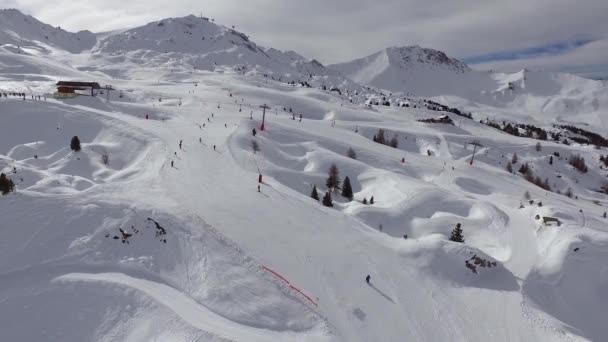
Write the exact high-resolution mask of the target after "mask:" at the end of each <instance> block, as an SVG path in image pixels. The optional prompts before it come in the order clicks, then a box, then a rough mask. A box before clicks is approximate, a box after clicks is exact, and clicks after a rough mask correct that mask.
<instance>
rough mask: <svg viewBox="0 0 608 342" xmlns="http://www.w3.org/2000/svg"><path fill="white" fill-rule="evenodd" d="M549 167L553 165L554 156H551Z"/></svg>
mask: <svg viewBox="0 0 608 342" xmlns="http://www.w3.org/2000/svg"><path fill="white" fill-rule="evenodd" d="M549 165H553V156H549Z"/></svg>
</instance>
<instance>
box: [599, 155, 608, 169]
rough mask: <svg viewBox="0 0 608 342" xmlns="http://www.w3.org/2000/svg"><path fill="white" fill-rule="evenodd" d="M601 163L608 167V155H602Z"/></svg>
mask: <svg viewBox="0 0 608 342" xmlns="http://www.w3.org/2000/svg"><path fill="white" fill-rule="evenodd" d="M600 162H601V163H602V164H604V166H605V167H608V155H606V156H603V155H600Z"/></svg>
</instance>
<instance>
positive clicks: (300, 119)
mask: <svg viewBox="0 0 608 342" xmlns="http://www.w3.org/2000/svg"><path fill="white" fill-rule="evenodd" d="M300 122H302V114H300Z"/></svg>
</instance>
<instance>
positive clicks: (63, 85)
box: [57, 81, 101, 89]
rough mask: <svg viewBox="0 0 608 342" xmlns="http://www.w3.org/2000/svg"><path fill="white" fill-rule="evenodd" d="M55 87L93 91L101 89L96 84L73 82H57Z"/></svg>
mask: <svg viewBox="0 0 608 342" xmlns="http://www.w3.org/2000/svg"><path fill="white" fill-rule="evenodd" d="M57 86H61V87H90V88H93V89H101V87H100V86H99V83H97V82H74V81H59V82H57Z"/></svg>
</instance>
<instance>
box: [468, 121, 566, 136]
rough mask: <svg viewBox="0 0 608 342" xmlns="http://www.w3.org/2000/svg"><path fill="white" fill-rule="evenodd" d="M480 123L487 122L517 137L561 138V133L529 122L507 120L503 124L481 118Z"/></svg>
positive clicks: (487, 124)
mask: <svg viewBox="0 0 608 342" xmlns="http://www.w3.org/2000/svg"><path fill="white" fill-rule="evenodd" d="M479 123H481V124H485V125H486V126H490V127H492V128H496V129H498V130H500V131H503V132H505V133H507V134H510V135H513V136H516V137H526V138H533V139H539V140H547V138H548V136H549V135H551V137H552V138H553V140H556V141H558V140H559V137H560V136H559V133H553V132H548V131H546V130H544V129H542V128H540V127H536V126H534V125H529V124H520V123H510V122H506V121H503V122H502V125H501V124H499V123H497V122H494V121H490V120H487V119H486V120H485V121H484V120H479Z"/></svg>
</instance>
